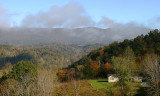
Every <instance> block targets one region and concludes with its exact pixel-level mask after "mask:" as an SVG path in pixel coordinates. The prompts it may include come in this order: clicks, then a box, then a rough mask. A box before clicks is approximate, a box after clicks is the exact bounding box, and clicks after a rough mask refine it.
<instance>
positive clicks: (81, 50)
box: [0, 44, 101, 68]
mask: <svg viewBox="0 0 160 96" xmlns="http://www.w3.org/2000/svg"><path fill="white" fill-rule="evenodd" d="M100 46H101V45H100V44H91V45H88V44H81V45H76V44H75V45H67V44H39V45H32V46H29V45H26V46H14V45H0V68H2V67H3V66H5V65H8V64H16V63H17V62H18V61H22V60H23V61H32V63H34V64H36V65H51V66H56V67H58V68H62V67H65V66H68V65H70V64H71V63H73V62H75V61H77V60H79V59H80V58H81V56H82V55H84V54H87V53H89V52H90V51H91V50H93V49H97V48H99V47H100Z"/></svg>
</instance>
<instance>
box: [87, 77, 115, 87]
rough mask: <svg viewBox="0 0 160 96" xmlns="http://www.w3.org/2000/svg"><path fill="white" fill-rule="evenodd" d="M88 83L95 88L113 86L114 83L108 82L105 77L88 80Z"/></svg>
mask: <svg viewBox="0 0 160 96" xmlns="http://www.w3.org/2000/svg"><path fill="white" fill-rule="evenodd" d="M88 83H89V84H91V86H92V87H93V88H95V89H109V88H113V87H114V84H115V83H111V82H108V81H107V80H106V79H99V80H88Z"/></svg>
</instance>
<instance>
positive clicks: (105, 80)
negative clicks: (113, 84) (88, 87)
mask: <svg viewBox="0 0 160 96" xmlns="http://www.w3.org/2000/svg"><path fill="white" fill-rule="evenodd" d="M97 82H108V81H107V80H98V81H97Z"/></svg>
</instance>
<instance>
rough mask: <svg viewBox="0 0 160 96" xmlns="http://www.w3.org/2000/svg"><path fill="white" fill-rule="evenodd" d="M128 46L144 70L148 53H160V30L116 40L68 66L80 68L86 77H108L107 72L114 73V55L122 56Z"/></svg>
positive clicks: (139, 66)
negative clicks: (144, 62) (144, 61)
mask: <svg viewBox="0 0 160 96" xmlns="http://www.w3.org/2000/svg"><path fill="white" fill-rule="evenodd" d="M127 47H130V48H131V49H132V50H133V52H134V55H135V62H136V64H137V66H138V70H139V71H142V70H141V69H142V68H143V60H144V58H145V56H146V55H148V54H152V53H155V54H157V55H160V31H159V30H158V29H156V30H153V31H150V32H149V33H148V34H147V35H143V34H142V35H140V36H137V37H136V38H134V39H131V40H128V39H125V40H124V41H122V42H117V41H116V42H113V43H111V44H109V45H108V46H104V47H102V48H99V49H98V50H93V51H91V52H90V53H89V54H88V55H85V56H83V57H82V59H80V60H79V61H77V62H75V63H73V64H72V65H71V66H69V67H68V68H69V69H70V68H75V69H77V70H80V73H78V74H81V76H82V77H84V78H90V77H91V78H93V77H97V76H98V77H99V76H100V77H106V76H107V75H106V74H108V73H113V70H112V57H113V56H115V57H122V56H123V54H124V51H125V49H126V48H127ZM80 68H81V69H80ZM96 71H97V72H96ZM106 72H107V73H106ZM140 73H141V72H140Z"/></svg>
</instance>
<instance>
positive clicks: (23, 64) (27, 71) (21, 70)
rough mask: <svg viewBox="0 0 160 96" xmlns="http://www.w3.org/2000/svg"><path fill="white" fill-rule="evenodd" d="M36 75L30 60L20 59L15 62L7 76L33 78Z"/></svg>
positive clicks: (34, 66) (16, 78) (17, 78)
mask: <svg viewBox="0 0 160 96" xmlns="http://www.w3.org/2000/svg"><path fill="white" fill-rule="evenodd" d="M36 76H37V68H36V65H34V64H33V63H32V62H29V61H20V62H18V63H17V64H15V65H14V66H13V68H12V71H10V72H9V74H8V77H9V78H12V79H15V80H20V81H21V80H22V79H23V78H24V77H30V78H35V77H36Z"/></svg>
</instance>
